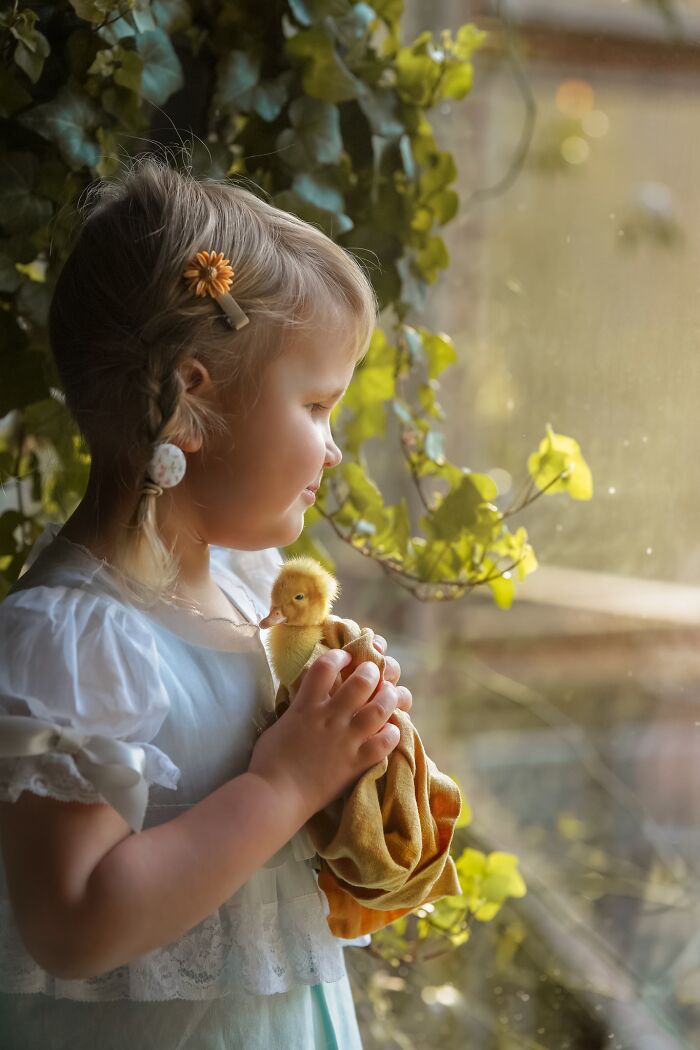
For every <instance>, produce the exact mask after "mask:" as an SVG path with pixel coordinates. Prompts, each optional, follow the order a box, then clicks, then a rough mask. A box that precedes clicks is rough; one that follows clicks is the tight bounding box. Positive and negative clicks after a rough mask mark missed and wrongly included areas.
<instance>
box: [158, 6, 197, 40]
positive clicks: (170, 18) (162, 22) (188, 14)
mask: <svg viewBox="0 0 700 1050" xmlns="http://www.w3.org/2000/svg"><path fill="white" fill-rule="evenodd" d="M151 12H152V14H153V19H154V21H155V23H156V25H157V26H158V28H159V29H162V30H163V32H164V33H167V34H168V36H172V35H173V33H177V32H178V31H179V30H181V29H187V27H188V26H189V25H191V24H192V10H191V6H190V4H189V3H188V2H187V0H151Z"/></svg>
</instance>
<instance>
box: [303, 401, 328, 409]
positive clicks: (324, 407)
mask: <svg viewBox="0 0 700 1050" xmlns="http://www.w3.org/2000/svg"><path fill="white" fill-rule="evenodd" d="M307 408H310V409H312V411H314V412H315V411H316V410H320V411H322V412H330V409H329V408H326V406H325V405H322V404H320V402H318V401H314V402H313V403H312V404H310V405H307Z"/></svg>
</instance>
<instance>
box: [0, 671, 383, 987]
mask: <svg viewBox="0 0 700 1050" xmlns="http://www.w3.org/2000/svg"><path fill="white" fill-rule="evenodd" d="M347 659H348V654H345V653H343V651H342V650H333V651H332V652H330V653H327V654H325V655H324V656H322V657H320V658H319V659H317V660H316V661H315V662H314V664H312V666H311V667H310V668H309V670H308V671H307V672H306V674H305V677H304V681H303V682H302V685H301V686H300V688H299V691H298V693H297V695H296V697H295V700H294V703H293V704H292V705H291V706H290V707H289V708H288V710H287V711H286V712H285V713H284V714H283V715H282V717H281V718H279V719H278V720H277V722H275V723H274V724H273V725H272V726H271V727H270V728H269V729H267V730H266V731H265V732H264V733H263V734H262V735H261V736H260V737H259V738H258V741H257V743H256V745H255V748H254V749H253V754H252V756H251V761H250V765H249V768H248V771H247V772H246V773H243V774H242V775H241V776H238V777H235V778H234V779H232V780H229V781H227V782H226V783H225V784H223V785H222V786H221V787H220V788H217V790H216V791H213V792H212V793H211V794H210V795H207V796H206V798H203V799H202V800H201V801H200V802H197V803H196V804H195V805H193V806H192V807H191V808H189V809H187V810H185V811H184V812H183V813H181V814H180V815H179V816H177V817H175V818H173V819H172V820H170V821H168V822H167V823H165V824H161V825H158V826H157V827H154V828H149V829H147V830H146V831H141V832H139V833H138V834H132V833H131V832H130V828H129V826H128V825H127V824H126V822H125V821H124V820H123V819H122V818H121V817H120V816H119V814H118V813H116V811H115V810H114V809H112V807H111V806H109V805H107V804H106V803H95V804H89V805H86V804H83V803H81V802H59V801H57V800H55V799H50V798H41V797H37V796H35V795H33V794H31V793H28V792H24V793H23V794H22V795H21V796H20V798H19V799H18V800H17V801H16V802H14V803H2V804H0V843H1V845H2V852H3V860H4V864H5V868H6V872H7V883H8V889H9V894H10V901H11V903H12V907H13V911H14V914H15V917H16V920H17V924H18V927H19V931H20V933H21V935H22V938H23V940H24V942H25V944H26V947H27V950H28V951H29V952H30V954H31V955H32V956H34V958H35V959H36V961H37V962H38V963H39V964H40V965H41V966H42V967H43V968H44V969H46V970H47V971H48V972H49V973H52V974H53V975H54V976H56V977H60V978H63V979H68V980H70V979H76V978H86V977H92V976H96V975H97V974H100V973H104V972H106V971H107V970H111V969H113V968H114V967H116V966H120V965H123V964H125V963H128V962H130V961H131V960H132V959H135V958H137V957H138V956H139V955H143V954H145V953H146V952H149V951H152V950H153V949H154V948H158V947H161V946H163V945H165V944H169V943H170V942H172V941H174V940H176V939H177V938H178V937H180V936H182V934H183V933H185V932H186V931H187V930H189V929H191V928H192V927H193V926H196V925H197V923H198V922H201V921H202V919H204V918H206V916H207V915H210V914H211V913H212V912H214V911H215V910H216V909H217V908H218V907H220V905H221V904H223V903H224V901H226V900H227V899H228V898H229V897H230V896H232V895H233V894H234V893H235V892H236V890H238V889H239V888H240V887H241V886H242V885H243V883H244V882H246V881H247V880H248V879H249V878H250V876H251V875H252V874H253V873H254V872H255V871H256V870H257V869H258V868H260V867H262V865H263V864H264V863H265V861H266V860H268V859H269V858H270V857H272V856H273V855H274V854H275V853H276V852H277V851H278V850H279V849H281V847H282V846H283V845H284V844H285V843H286V842H288V841H289V839H290V838H291V837H292V835H294V833H295V832H296V831H298V830H299V828H301V827H302V826H303V824H305V823H306V821H307V820H308V819H309V818H310V817H311V816H313V814H314V813H316V812H318V810H319V809H321V808H322V807H323V806H325V805H327V804H328V803H329V802H330V801H331V800H332V799H334V798H336V797H338V795H339V794H340V793H341V792H342V791H343V790H345V788H346V787H348V786H349V785H350V784H352V783H353V782H354V781H355V780H356V779H357V777H359V776H361V774H362V773H363V772H365V770H367V769H369V768H370V767H371V766H373V765H374V764H375V763H376V762H379V761H381V760H382V759H383V758H384V757H385V756H386V755H388V754H389V753H390V752H391V751H392V750H393V749H394V747H395V746H396V744H397V743H398V740H399V730H398V728H397V727H396V726H394V725H392V724H391V723H389V722H388V721H387V719H388V718H389V717H390V716H391V714H392V713H393V711H394V710H395V708H396V706H397V691H396V688H395V687H394V686H393V685H391V684H390V683H384V684H383V685H382V687H381V688H379V689H377V688H376V687H377V677H378V672H377V669H376V667H375V665H374V664H371V663H366V664H360V666H359V667H358V668H357V669H356V670H355V671H353V673H352V674H351V675H349V676H348V678H347V679H346V680H345V682H343V684H342V685H341V686H340V687H339V688H338V689H337V691H336V692H335V693H334V694H333V696H332V699H331V698H330V689H331V687H332V685H333V683H334V682H335V680H336V677H337V675H338V671H339V669H340V667H341V666H344V664H345V663H346V662H347ZM375 690H376V693H375ZM373 694H374V695H373Z"/></svg>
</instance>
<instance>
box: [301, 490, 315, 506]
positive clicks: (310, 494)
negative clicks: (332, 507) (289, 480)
mask: <svg viewBox="0 0 700 1050" xmlns="http://www.w3.org/2000/svg"><path fill="white" fill-rule="evenodd" d="M303 495H304V496H307V497H308V498H309V499H310V500H311V502H312V503H315V502H316V493H315V492H314V490H313V489H304V492H303Z"/></svg>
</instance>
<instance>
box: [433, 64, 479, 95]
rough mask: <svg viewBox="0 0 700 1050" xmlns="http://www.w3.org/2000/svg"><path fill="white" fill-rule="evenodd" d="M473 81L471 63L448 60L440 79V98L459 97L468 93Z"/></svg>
mask: <svg viewBox="0 0 700 1050" xmlns="http://www.w3.org/2000/svg"><path fill="white" fill-rule="evenodd" d="M473 81H474V70H473V68H472V66H471V64H469V65H467V64H464V63H461V62H449V63H448V65H447V68H446V69H445V71H444V73H443V75H442V80H441V81H440V96H441V98H453V99H460V98H464V96H465V95H468V94H469V92H470V91H471V88H472V83H473Z"/></svg>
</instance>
